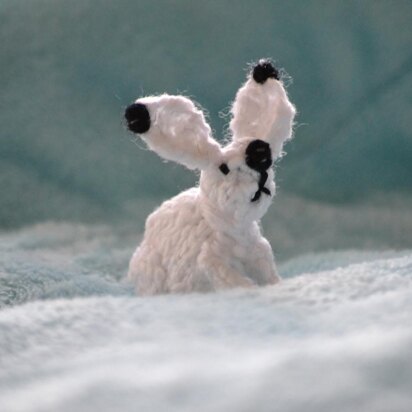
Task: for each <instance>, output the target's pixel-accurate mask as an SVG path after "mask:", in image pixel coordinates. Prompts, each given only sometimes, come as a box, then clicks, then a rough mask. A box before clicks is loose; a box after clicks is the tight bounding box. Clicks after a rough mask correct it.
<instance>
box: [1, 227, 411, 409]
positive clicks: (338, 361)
mask: <svg viewBox="0 0 412 412" xmlns="http://www.w3.org/2000/svg"><path fill="white" fill-rule="evenodd" d="M136 240H137V239H132V238H131V237H130V236H127V234H126V233H125V231H124V230H122V229H118V230H117V231H114V230H113V229H109V228H106V227H85V226H74V225H64V224H43V225H38V226H35V227H32V228H29V229H25V230H22V231H20V232H14V233H10V234H3V235H2V236H1V237H0V256H1V263H0V291H1V295H0V303H1V305H2V309H1V310H0V399H1V410H2V411H4V412H8V411H73V410H76V411H99V412H102V411H113V410H122V411H136V410H151V411H153V410H161V411H174V410H176V411H177V410H179V411H181V410H187V411H194V410H196V411H203V410H208V411H212V410H213V411H250V410H259V411H266V410H267V411H273V410H283V411H285V410H287V411H302V410H305V411H316V412H319V411H331V410H333V411H374V412H376V411H397V412H399V411H405V412H406V411H410V407H411V404H412V392H411V382H412V328H411V326H410V324H411V322H410V315H411V310H412V252H411V251H398V252H391V251H387V252H379V253H378V252H355V251H346V252H334V253H332V252H331V253H319V254H314V255H306V256H301V257H298V258H293V259H291V260H289V261H287V262H284V263H283V264H281V265H280V272H281V274H282V275H283V277H284V280H283V281H282V283H281V284H279V285H276V286H273V287H266V288H259V289H253V290H234V291H227V292H220V293H215V294H207V295H174V296H159V297H154V298H153V297H151V298H141V297H136V296H134V295H133V292H132V288H131V286H130V285H128V284H126V283H124V281H123V277H124V274H125V271H126V268H127V261H128V258H129V256H130V253H131V251H132V249H133V246H134V244H133V242H135V241H136Z"/></svg>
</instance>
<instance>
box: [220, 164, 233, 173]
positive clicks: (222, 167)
mask: <svg viewBox="0 0 412 412" xmlns="http://www.w3.org/2000/svg"><path fill="white" fill-rule="evenodd" d="M219 170H220V171H221V172H222V173H223V174H224V175H227V174H229V172H230V170H229V167H228V166H227V164H226V163H222V164H221V165H220V166H219Z"/></svg>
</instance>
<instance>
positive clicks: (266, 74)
mask: <svg viewBox="0 0 412 412" xmlns="http://www.w3.org/2000/svg"><path fill="white" fill-rule="evenodd" d="M252 76H253V79H254V80H255V82H256V83H260V84H263V83H265V82H266V80H267V79H269V78H272V79H275V80H279V71H278V70H277V69H276V68H275V67H274V66H273V64H272V62H271V61H270V60H268V59H261V60H259V62H258V63H257V64H256V65H255V66H254V67H253V70H252Z"/></svg>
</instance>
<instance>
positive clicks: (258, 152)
mask: <svg viewBox="0 0 412 412" xmlns="http://www.w3.org/2000/svg"><path fill="white" fill-rule="evenodd" d="M246 164H247V165H248V166H249V167H250V168H251V169H253V170H256V171H258V172H263V171H265V170H267V169H269V167H270V166H272V152H271V150H270V146H269V143H267V142H264V141H263V140H253V141H252V142H250V143H249V145H248V147H247V148H246Z"/></svg>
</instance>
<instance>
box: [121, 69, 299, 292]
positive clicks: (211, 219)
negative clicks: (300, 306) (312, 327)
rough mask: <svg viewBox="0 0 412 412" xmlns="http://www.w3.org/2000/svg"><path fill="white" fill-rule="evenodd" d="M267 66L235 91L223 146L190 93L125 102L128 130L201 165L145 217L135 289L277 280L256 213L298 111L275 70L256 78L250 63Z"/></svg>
mask: <svg viewBox="0 0 412 412" xmlns="http://www.w3.org/2000/svg"><path fill="white" fill-rule="evenodd" d="M263 64H268V63H267V61H260V62H259V64H258V65H257V66H255V70H254V72H253V77H252V76H251V78H249V80H248V81H247V83H246V84H245V85H244V86H243V87H242V88H241V89H240V90H239V91H238V94H237V96H236V99H235V102H234V104H233V107H232V114H233V119H232V121H231V124H230V126H231V129H232V132H233V136H232V142H231V143H230V144H228V145H227V146H225V147H221V146H220V145H219V144H218V143H217V142H216V141H215V140H214V139H213V138H212V137H211V130H210V127H209V126H208V124H207V123H206V121H205V119H204V116H203V113H202V112H201V110H199V109H198V108H197V107H196V106H195V105H194V104H193V102H192V101H191V100H189V99H188V98H186V97H183V96H169V95H162V96H158V97H155V96H149V97H146V98H142V99H138V100H137V101H136V102H135V103H134V104H133V105H131V106H129V108H128V109H127V111H126V119H127V120H128V123H129V128H130V129H131V130H132V131H134V132H136V133H139V134H140V135H141V137H142V139H143V140H144V141H145V142H146V143H147V145H148V146H149V148H151V149H152V150H154V151H156V152H157V153H158V154H160V155H161V156H162V157H164V158H165V159H168V160H174V161H177V162H179V163H182V164H184V165H185V166H186V167H188V168H191V169H200V170H201V174H200V181H199V186H198V187H194V188H191V189H189V190H186V191H184V192H182V193H180V194H179V195H177V196H175V197H173V198H172V199H169V200H167V201H165V202H164V203H163V204H162V205H161V206H160V207H159V208H158V209H156V210H155V211H154V212H153V213H152V214H151V215H150V216H149V217H148V219H147V221H146V227H145V233H144V236H143V240H142V242H141V244H140V245H139V246H138V248H137V250H136V251H135V253H134V254H133V256H132V259H131V261H130V265H129V272H128V277H129V279H130V280H131V281H133V282H134V284H135V286H136V291H137V293H139V294H142V295H143V294H146V295H152V294H158V293H182V292H195V291H196V292H205V291H213V290H218V289H223V288H233V287H245V286H248V287H250V286H255V285H267V284H274V283H276V282H277V281H278V280H279V276H278V274H277V271H276V265H275V261H274V257H273V253H272V249H271V246H270V244H269V242H268V241H267V240H266V239H265V238H264V237H263V236H262V234H261V230H260V227H259V221H260V219H261V217H262V216H263V215H264V214H265V213H266V211H267V209H268V208H269V206H270V203H271V201H272V197H273V196H274V194H275V182H274V171H273V168H271V165H272V157H275V158H276V157H279V156H280V155H281V150H282V146H283V142H284V141H285V140H286V139H289V138H290V137H291V131H292V122H293V117H294V115H295V109H294V107H293V105H292V104H291V103H290V102H289V100H288V99H287V95H286V92H285V90H284V88H283V85H282V83H281V82H280V81H279V79H278V78H276V77H275V76H273V75H272V76H267V77H266V78H264V80H263V82H259V81H258V80H259V79H260V77H259V76H255V72H256V68H258V69H260V68H262V65H263ZM272 69H273V70H275V69H274V68H273V66H271V65H270V66H269V69H267V70H266V72H268V70H269V72H270V70H272ZM259 73H260V72H259ZM259 73H258V74H259ZM275 74H277V72H276V73H275ZM264 77H265V76H264ZM256 78H258V80H257V79H256Z"/></svg>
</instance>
